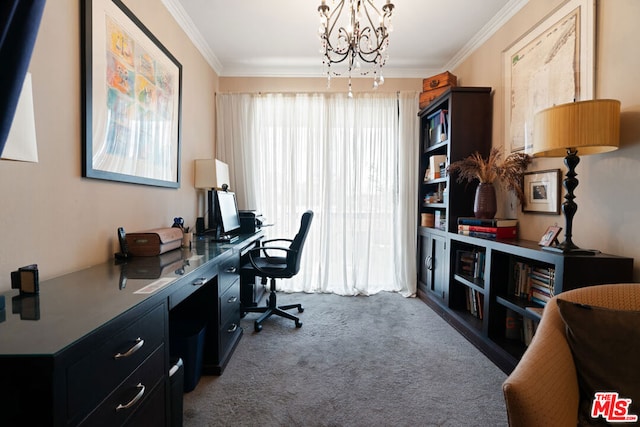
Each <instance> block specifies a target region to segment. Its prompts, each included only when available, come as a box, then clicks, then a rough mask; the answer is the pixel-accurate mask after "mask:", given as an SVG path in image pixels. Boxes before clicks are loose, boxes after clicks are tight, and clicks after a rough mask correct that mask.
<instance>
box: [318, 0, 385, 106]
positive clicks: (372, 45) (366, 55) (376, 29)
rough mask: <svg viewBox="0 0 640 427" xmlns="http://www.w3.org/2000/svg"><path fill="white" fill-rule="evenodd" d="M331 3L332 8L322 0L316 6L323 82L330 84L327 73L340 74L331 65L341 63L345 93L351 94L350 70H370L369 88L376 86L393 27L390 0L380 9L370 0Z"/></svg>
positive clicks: (378, 83) (363, 71)
mask: <svg viewBox="0 0 640 427" xmlns="http://www.w3.org/2000/svg"><path fill="white" fill-rule="evenodd" d="M332 3H333V4H334V5H335V8H334V9H333V10H331V8H330V7H329V5H327V2H326V0H322V3H321V4H320V6H318V12H319V13H320V28H319V29H318V32H319V35H320V42H321V48H320V53H322V54H323V60H322V63H323V65H324V67H326V73H327V86H330V85H331V76H341V75H343V74H344V71H342V72H337V71H336V70H334V69H332V68H331V65H332V64H340V63H344V64H345V65H346V73H347V75H348V76H349V97H352V96H353V93H352V92H351V74H352V72H353V73H358V74H360V75H363V76H364V75H368V74H373V88H374V89H376V88H377V87H378V86H379V85H381V84H383V83H384V77H383V76H382V67H383V66H384V64H385V63H386V62H387V58H388V55H387V53H386V49H387V46H388V45H389V33H390V32H391V31H393V28H392V26H391V14H392V13H393V8H394V6H393V4H392V3H391V0H387V3H386V4H385V5H384V6H382V13H380V10H378V9H377V8H376V7H375V5H374V4H373V0H338V1H336V0H333V1H332ZM336 3H337V4H336ZM363 63H364V64H363ZM363 65H364V67H365V68H363Z"/></svg>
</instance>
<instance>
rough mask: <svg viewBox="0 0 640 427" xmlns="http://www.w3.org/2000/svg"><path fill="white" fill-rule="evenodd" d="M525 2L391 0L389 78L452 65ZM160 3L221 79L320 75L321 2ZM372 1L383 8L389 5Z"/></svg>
mask: <svg viewBox="0 0 640 427" xmlns="http://www.w3.org/2000/svg"><path fill="white" fill-rule="evenodd" d="M527 1H528V0H392V2H393V3H394V5H395V9H394V12H393V27H394V31H393V33H391V36H390V44H389V49H388V53H389V59H388V61H387V65H386V66H385V67H384V69H383V74H384V76H385V77H417V78H422V77H425V76H429V75H432V74H437V73H439V72H441V71H444V70H448V69H452V68H454V67H455V66H456V65H457V64H458V63H459V62H460V61H462V60H463V59H464V58H465V57H466V56H467V55H469V54H470V53H471V52H473V50H474V49H475V48H476V47H477V46H479V45H480V44H482V43H483V42H484V41H485V40H486V39H487V38H489V37H490V36H491V35H492V34H493V33H494V32H495V31H496V30H497V29H498V28H500V26H502V25H503V24H504V22H506V21H507V20H508V19H509V18H511V16H513V15H514V14H515V13H516V12H517V11H518V10H520V9H521V8H522V6H524V5H525V4H526V3H527ZM162 2H163V3H164V4H165V6H166V7H167V9H168V10H169V12H170V13H171V14H172V15H173V16H174V18H175V19H176V21H177V22H178V24H179V25H180V26H181V27H182V28H183V29H184V30H185V32H186V33H187V35H188V36H189V37H190V38H191V40H192V41H193V42H194V44H195V45H196V47H197V48H198V49H199V50H200V52H202V54H203V56H204V57H205V59H206V60H207V62H208V63H209V64H210V65H211V66H212V67H213V69H214V70H215V71H216V73H217V74H218V75H219V76H236V77H237V76H250V77H261V76H262V77H264V76H290V77H322V76H323V74H322V72H323V70H322V56H321V54H320V52H319V49H320V40H319V37H318V32H317V31H318V26H319V19H318V11H317V9H318V5H319V4H320V0H269V1H266V0H162ZM327 3H328V4H329V5H331V4H332V3H331V1H330V0H329V1H327ZM374 3H375V4H376V6H377V7H378V8H381V6H382V4H383V3H384V0H374Z"/></svg>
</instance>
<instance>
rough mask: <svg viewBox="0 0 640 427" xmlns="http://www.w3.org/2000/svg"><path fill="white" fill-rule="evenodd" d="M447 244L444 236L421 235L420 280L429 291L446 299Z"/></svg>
mask: <svg viewBox="0 0 640 427" xmlns="http://www.w3.org/2000/svg"><path fill="white" fill-rule="evenodd" d="M445 246H446V241H445V238H444V237H443V236H440V235H436V234H429V235H427V236H420V266H419V273H420V274H419V278H420V282H421V284H422V285H423V286H425V287H426V288H427V290H428V291H429V292H431V293H432V294H434V295H435V296H437V297H438V298H441V299H446V296H447V287H446V286H445V284H446V268H447V262H446V256H447V253H446V250H445Z"/></svg>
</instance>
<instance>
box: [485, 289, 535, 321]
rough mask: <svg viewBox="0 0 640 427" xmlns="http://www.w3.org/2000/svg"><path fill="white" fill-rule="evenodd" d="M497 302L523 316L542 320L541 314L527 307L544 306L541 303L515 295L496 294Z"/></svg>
mask: <svg viewBox="0 0 640 427" xmlns="http://www.w3.org/2000/svg"><path fill="white" fill-rule="evenodd" d="M496 302H497V303H498V304H500V305H503V306H505V307H506V308H508V309H510V310H513V311H515V312H516V313H518V314H520V315H521V316H526V317H529V318H531V319H533V320H537V321H540V319H541V316H540V315H539V314H537V313H536V312H535V311H531V310H527V307H537V308H542V306H541V305H540V304H536V303H534V302H531V301H527V300H524V299H522V298H517V297H513V296H500V295H498V296H496Z"/></svg>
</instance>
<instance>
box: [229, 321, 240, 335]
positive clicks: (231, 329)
mask: <svg viewBox="0 0 640 427" xmlns="http://www.w3.org/2000/svg"><path fill="white" fill-rule="evenodd" d="M237 329H238V325H236V324H235V323H232V324H231V327H230V328H229V329H227V332H229V333H232V332H235V331H236V330H237Z"/></svg>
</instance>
